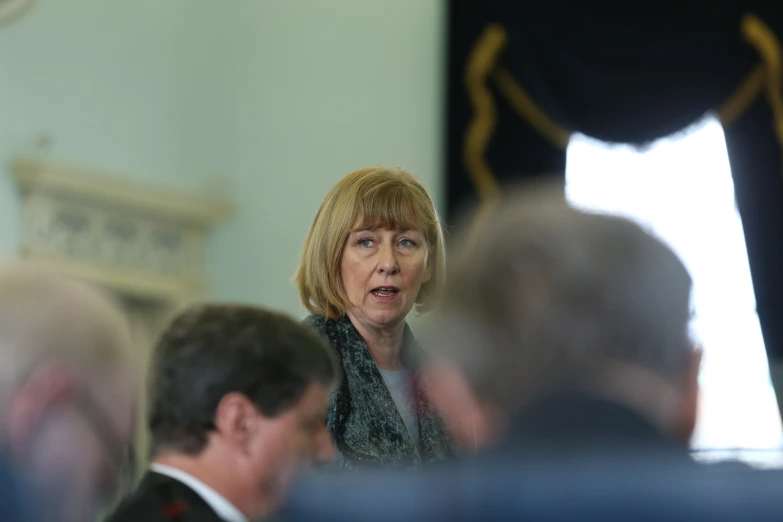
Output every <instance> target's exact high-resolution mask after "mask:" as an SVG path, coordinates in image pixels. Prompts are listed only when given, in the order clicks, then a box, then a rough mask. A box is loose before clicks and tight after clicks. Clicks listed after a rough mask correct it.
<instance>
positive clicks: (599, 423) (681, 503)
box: [280, 396, 783, 522]
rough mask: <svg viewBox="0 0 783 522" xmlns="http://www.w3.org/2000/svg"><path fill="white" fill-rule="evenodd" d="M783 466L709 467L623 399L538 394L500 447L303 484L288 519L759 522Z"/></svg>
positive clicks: (772, 506) (770, 507) (782, 479)
mask: <svg viewBox="0 0 783 522" xmlns="http://www.w3.org/2000/svg"><path fill="white" fill-rule="evenodd" d="M781 489H783V473H780V472H776V471H775V472H767V471H757V470H753V469H751V468H749V467H744V466H741V467H734V466H728V467H723V466H713V465H700V464H698V463H696V462H695V461H693V459H691V458H690V455H689V454H688V450H687V448H685V447H684V446H682V445H680V444H678V443H676V442H675V441H671V440H669V439H667V438H666V437H665V436H664V435H663V434H661V433H660V432H658V431H657V430H656V429H655V428H654V427H653V426H652V425H651V424H650V423H648V422H647V421H645V420H644V419H643V418H642V417H640V416H638V415H637V414H635V413H634V412H632V411H630V410H628V409H626V408H624V407H623V406H620V405H617V404H612V403H610V402H606V401H601V400H596V399H592V398H588V397H584V396H559V397H551V398H548V399H546V400H542V401H539V402H538V403H537V404H535V405H533V407H531V408H529V409H528V410H527V411H526V412H524V414H522V415H520V416H519V417H518V418H517V419H515V420H514V422H512V424H511V430H510V433H509V436H508V438H507V440H506V441H505V442H504V443H503V444H502V445H500V446H499V447H497V448H496V449H494V450H492V451H490V452H487V453H485V454H484V455H480V456H477V457H474V458H471V459H466V460H464V461H462V462H459V463H457V462H454V463H448V464H446V465H444V467H443V468H441V469H437V470H431V471H426V472H424V471H422V472H418V473H410V472H402V471H396V472H386V473H377V472H376V473H359V474H356V475H354V474H349V475H344V476H333V475H327V474H324V475H320V476H313V477H310V478H308V479H305V480H304V481H302V482H301V483H300V484H299V486H298V487H297V488H294V490H293V491H294V493H293V494H292V496H291V497H290V499H289V502H288V504H287V506H286V507H285V509H284V511H283V513H282V514H281V518H280V519H281V520H285V521H288V522H304V521H307V522H324V521H329V522H332V521H334V522H337V521H340V522H353V521H356V522H359V521H364V520H374V521H375V522H393V521H398V520H408V521H428V522H435V521H444V522H468V521H470V522H473V521H476V522H479V521H481V522H484V521H495V520H497V521H501V520H503V521H505V520H530V521H535V522H555V521H557V522H561V521H562V522H566V521H574V522H582V521H584V520H601V521H602V522H609V521H615V520H616V521H623V522H626V521H628V520H634V521H636V522H680V521H681V522H685V521H693V520H709V521H710V522H728V521H736V522H743V521H745V520H753V521H754V522H761V521H765V522H766V521H773V520H780V517H781V513H783V495H780V494H779V493H778V492H779V491H780V490H781Z"/></svg>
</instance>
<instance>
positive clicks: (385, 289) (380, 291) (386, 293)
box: [370, 286, 400, 301]
mask: <svg viewBox="0 0 783 522" xmlns="http://www.w3.org/2000/svg"><path fill="white" fill-rule="evenodd" d="M370 293H371V294H372V295H374V296H375V297H376V298H377V299H380V300H381V301H391V300H392V299H394V298H395V297H397V294H399V293H400V289H399V288H397V287H396V286H379V287H378V288H375V289H373V290H371V291H370Z"/></svg>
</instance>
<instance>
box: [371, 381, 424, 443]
mask: <svg viewBox="0 0 783 522" xmlns="http://www.w3.org/2000/svg"><path fill="white" fill-rule="evenodd" d="M378 370H379V371H380V372H381V377H383V381H384V382H385V383H386V387H387V388H388V389H389V394H390V395H391V397H392V400H393V401H394V405H395V406H397V411H399V412H400V417H402V422H403V423H404V424H405V427H406V428H408V433H409V434H410V436H411V440H412V441H413V445H414V446H415V447H416V450H419V442H420V441H419V416H418V413H417V412H418V408H417V407H416V397H415V395H414V393H413V387H412V382H411V375H410V372H409V371H406V370H402V371H399V370H381V369H380V368H379V369H378Z"/></svg>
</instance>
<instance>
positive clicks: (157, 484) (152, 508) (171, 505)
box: [107, 472, 222, 522]
mask: <svg viewBox="0 0 783 522" xmlns="http://www.w3.org/2000/svg"><path fill="white" fill-rule="evenodd" d="M107 522H222V521H221V519H220V518H219V517H218V516H217V515H216V514H215V512H214V511H213V510H212V508H210V507H209V505H208V504H207V503H206V502H204V500H203V499H202V498H201V497H200V496H199V495H198V494H197V493H196V492H195V491H193V490H192V489H190V488H189V487H188V486H186V485H185V484H183V483H181V482H179V481H178V480H175V479H173V478H170V477H167V476H165V475H161V474H160V473H155V472H149V473H147V474H146V475H145V476H144V478H143V479H142V481H141V483H140V484H139V486H138V487H137V488H136V489H135V490H134V492H133V493H131V495H130V496H128V497H127V498H125V499H123V500H122V502H120V504H119V506H118V507H117V509H116V510H115V511H114V513H113V514H112V515H111V516H110V517H109V518H108V519H107Z"/></svg>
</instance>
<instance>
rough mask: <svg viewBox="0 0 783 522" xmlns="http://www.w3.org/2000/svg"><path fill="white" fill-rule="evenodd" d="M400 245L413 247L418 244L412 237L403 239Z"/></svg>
mask: <svg viewBox="0 0 783 522" xmlns="http://www.w3.org/2000/svg"><path fill="white" fill-rule="evenodd" d="M400 245H401V246H404V247H413V246H416V243H414V242H413V241H411V240H410V239H401V240H400Z"/></svg>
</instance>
